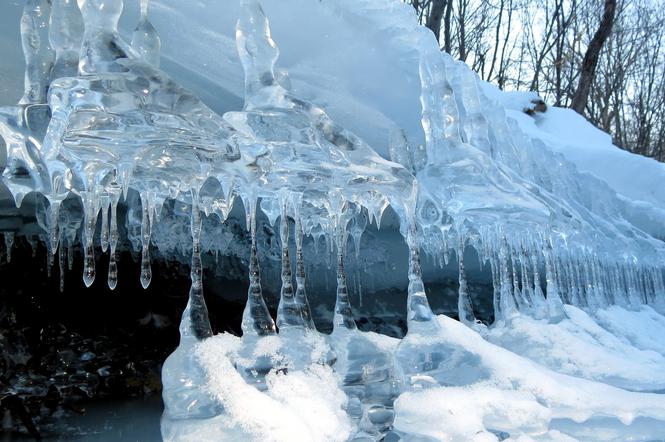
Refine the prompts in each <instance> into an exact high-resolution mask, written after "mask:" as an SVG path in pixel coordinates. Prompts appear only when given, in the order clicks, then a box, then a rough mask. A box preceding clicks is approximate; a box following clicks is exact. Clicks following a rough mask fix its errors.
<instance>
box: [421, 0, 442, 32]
mask: <svg viewBox="0 0 665 442" xmlns="http://www.w3.org/2000/svg"><path fill="white" fill-rule="evenodd" d="M446 3H447V0H432V4H431V7H430V10H429V15H428V16H427V23H426V24H425V26H427V27H428V28H429V29H430V30H431V31H432V32H434V35H435V36H436V41H437V42H438V41H439V35H440V34H441V19H442V18H443V12H444V11H445V9H446Z"/></svg>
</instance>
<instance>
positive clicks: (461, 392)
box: [395, 316, 665, 440]
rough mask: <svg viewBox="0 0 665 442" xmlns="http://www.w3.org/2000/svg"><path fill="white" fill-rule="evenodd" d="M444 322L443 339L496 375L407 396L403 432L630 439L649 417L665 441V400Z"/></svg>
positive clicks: (400, 418)
mask: <svg viewBox="0 0 665 442" xmlns="http://www.w3.org/2000/svg"><path fill="white" fill-rule="evenodd" d="M438 319H439V323H440V324H441V328H442V329H441V335H440V339H441V340H443V341H444V342H447V343H448V344H449V345H451V346H453V347H460V348H464V349H466V350H467V351H469V352H471V353H473V354H475V355H477V356H478V358H479V360H480V364H481V365H483V366H484V367H485V368H486V369H487V371H488V372H490V373H491V376H490V377H489V378H488V379H486V380H484V381H482V382H479V383H476V384H474V385H471V386H467V387H438V388H434V389H431V390H424V391H416V392H410V393H406V394H403V395H401V396H400V397H399V398H398V399H397V401H396V403H395V411H396V418H395V427H396V428H397V429H398V430H400V431H408V432H411V433H415V434H419V435H422V436H425V437H431V438H435V439H436V440H492V439H491V438H492V437H493V435H492V433H491V432H489V430H494V431H505V432H508V433H510V435H511V436H512V437H518V436H529V437H537V438H540V437H541V436H543V437H545V436H544V435H546V436H547V437H548V438H552V435H551V434H549V435H548V433H547V432H548V431H549V430H552V429H558V428H557V427H558V426H559V425H562V426H567V427H566V431H564V433H568V434H571V435H572V436H575V434H576V432H577V431H588V430H589V429H593V428H594V427H595V426H596V425H597V424H598V425H600V426H601V427H606V426H607V425H610V426H612V427H613V428H614V433H613V434H617V431H618V432H619V433H618V434H621V435H622V436H623V437H624V438H626V437H629V436H631V435H632V432H633V428H632V426H633V425H638V424H639V425H642V423H643V422H645V419H646V421H647V422H648V423H647V425H643V426H644V427H645V428H642V430H641V431H642V433H641V434H646V435H647V436H648V437H651V438H652V439H658V438H662V437H664V436H665V396H663V395H659V394H652V393H634V392H629V391H625V390H622V389H619V388H616V387H612V386H609V385H605V384H602V383H598V382H594V381H589V380H585V379H580V378H576V377H572V376H568V375H565V374H559V373H556V372H554V371H552V370H549V369H547V368H544V367H542V366H540V365H538V364H536V363H534V362H532V361H530V360H528V359H525V358H523V357H521V356H518V355H516V354H514V353H511V352H510V351H508V350H506V349H504V348H501V347H499V346H497V345H494V344H492V343H490V342H488V341H485V340H484V339H483V338H482V337H481V336H480V335H479V334H477V333H476V332H474V331H473V330H471V329H469V328H468V327H466V326H464V325H462V324H461V323H459V322H457V321H455V320H453V319H450V318H448V317H445V316H439V317H438ZM638 418H639V419H638ZM564 424H565V425H564ZM578 424H581V425H578ZM548 429H549V430H548ZM587 440H588V439H587ZM600 440H605V439H603V438H601V439H600ZM624 440H625V439H624Z"/></svg>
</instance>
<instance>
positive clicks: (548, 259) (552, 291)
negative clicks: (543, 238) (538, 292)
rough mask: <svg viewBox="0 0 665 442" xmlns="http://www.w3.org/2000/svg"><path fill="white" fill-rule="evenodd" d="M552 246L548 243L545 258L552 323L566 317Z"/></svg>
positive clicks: (548, 308)
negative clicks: (558, 285) (553, 260)
mask: <svg viewBox="0 0 665 442" xmlns="http://www.w3.org/2000/svg"><path fill="white" fill-rule="evenodd" d="M552 253H553V252H552V246H551V245H550V244H549V243H548V244H547V245H546V246H545V250H544V253H543V256H544V258H545V284H546V286H545V290H546V291H547V299H546V301H547V310H548V313H549V317H550V321H557V320H559V319H561V318H562V317H564V316H565V313H564V310H563V302H562V301H561V295H560V294H559V288H558V287H557V281H556V275H555V270H554V266H553V262H552Z"/></svg>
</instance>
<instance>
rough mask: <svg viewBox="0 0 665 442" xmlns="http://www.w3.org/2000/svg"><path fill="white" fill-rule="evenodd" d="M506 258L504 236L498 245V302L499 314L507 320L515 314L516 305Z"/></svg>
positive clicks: (507, 255) (507, 256)
mask: <svg viewBox="0 0 665 442" xmlns="http://www.w3.org/2000/svg"><path fill="white" fill-rule="evenodd" d="M508 259H509V251H508V241H507V240H506V237H505V236H504V237H503V238H502V239H501V246H500V247H499V279H500V284H501V285H500V301H499V303H500V305H501V314H502V317H503V319H504V320H508V319H510V318H511V317H513V316H515V315H516V314H517V306H516V305H515V298H514V297H513V287H512V284H511V280H510V273H509V272H510V271H509V268H508V266H509V263H508Z"/></svg>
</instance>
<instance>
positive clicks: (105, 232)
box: [100, 196, 109, 252]
mask: <svg viewBox="0 0 665 442" xmlns="http://www.w3.org/2000/svg"><path fill="white" fill-rule="evenodd" d="M101 201H102V231H101V233H100V235H101V237H100V244H101V246H102V252H106V251H107V250H108V248H109V198H108V197H106V196H105V197H102V199H101Z"/></svg>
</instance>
